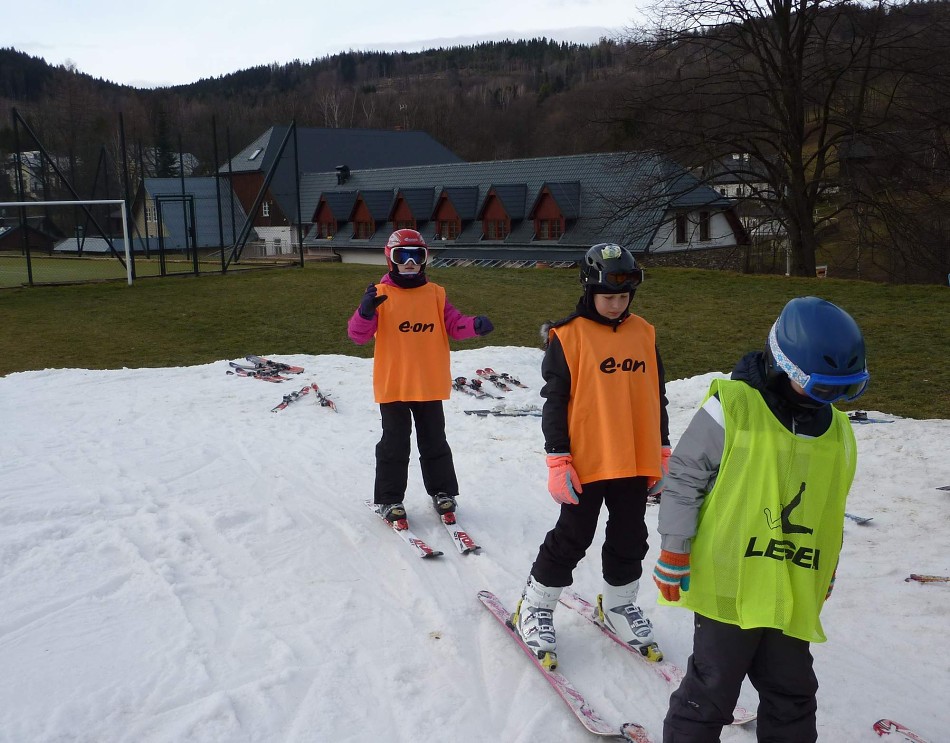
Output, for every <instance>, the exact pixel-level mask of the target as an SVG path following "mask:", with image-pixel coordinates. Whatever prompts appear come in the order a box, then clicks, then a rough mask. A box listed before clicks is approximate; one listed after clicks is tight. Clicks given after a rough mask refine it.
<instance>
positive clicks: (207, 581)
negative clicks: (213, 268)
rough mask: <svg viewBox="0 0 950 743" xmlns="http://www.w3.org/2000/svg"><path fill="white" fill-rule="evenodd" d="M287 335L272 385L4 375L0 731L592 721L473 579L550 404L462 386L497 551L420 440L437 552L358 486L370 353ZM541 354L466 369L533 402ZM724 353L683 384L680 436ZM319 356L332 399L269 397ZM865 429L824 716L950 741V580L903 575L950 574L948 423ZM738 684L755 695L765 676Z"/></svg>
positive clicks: (679, 653)
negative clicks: (926, 581)
mask: <svg viewBox="0 0 950 743" xmlns="http://www.w3.org/2000/svg"><path fill="white" fill-rule="evenodd" d="M261 350H265V349H261ZM278 358H280V360H282V361H287V362H290V363H296V364H299V365H302V366H304V367H306V372H305V373H304V374H302V375H300V376H299V377H298V378H295V381H293V382H287V383H284V384H280V385H278V384H269V383H264V382H260V381H257V380H253V379H243V378H236V377H233V376H229V375H227V374H225V371H226V370H227V369H228V365H227V363H226V361H219V362H216V363H213V364H207V365H203V366H196V367H188V368H171V369H122V370H114V371H88V370H80V369H58V370H45V371H32V372H23V373H18V374H11V375H9V376H7V377H5V378H2V379H0V420H2V421H3V425H2V428H0V668H3V669H4V672H3V673H2V674H0V741H11V742H14V743H21V742H29V743H37V742H39V741H56V742H63V741H83V742H89V743H92V742H93V741H96V742H98V741H110V742H121V741H128V742H129V743H132V742H133V741H134V742H135V743H142V742H144V741H221V742H222V743H223V742H225V741H226V742H227V743H240V742H243V741H282V742H283V741H286V742H294V741H298V742H299V741H330V742H332V743H339V742H341V741H354V742H356V741H374V742H379V741H413V743H419V742H425V741H431V742H432V743H437V742H442V741H445V740H450V739H464V740H474V741H505V742H512V743H515V742H524V743H527V742H528V741H532V742H533V741H538V740H545V741H575V740H577V741H583V740H587V739H589V738H588V736H587V735H586V734H585V733H584V731H583V730H582V729H581V728H580V726H579V725H578V723H577V722H576V721H575V720H574V719H573V717H572V716H571V715H570V714H569V713H568V712H567V711H566V708H564V707H563V705H562V703H561V702H560V700H558V699H557V697H556V696H555V695H554V693H553V692H552V691H551V690H550V689H549V688H548V686H547V685H546V684H545V683H544V681H543V680H542V679H541V678H540V677H539V676H538V674H537V671H536V670H535V669H534V668H533V667H532V666H531V664H530V662H529V661H528V660H527V659H526V658H524V657H523V656H522V655H521V654H520V652H519V651H517V649H516V648H515V647H514V645H512V644H511V642H510V640H509V639H508V638H507V637H506V636H505V635H504V633H503V631H502V630H501V628H500V627H499V626H498V625H497V624H496V623H495V622H494V620H493V619H492V618H491V617H490V616H489V615H488V613H487V612H486V611H485V609H484V608H482V607H481V605H480V604H479V602H478V601H477V600H476V598H475V592H476V591H477V590H479V589H481V588H489V589H491V590H493V591H494V592H496V593H497V594H498V595H499V596H501V597H502V598H503V599H504V600H505V601H506V602H508V603H509V604H512V605H513V604H514V601H515V600H516V598H517V596H518V594H519V591H520V589H521V586H522V583H523V581H524V579H525V578H526V577H527V571H528V569H529V568H530V565H531V563H532V561H533V559H534V556H535V554H536V551H537V548H538V545H539V544H540V542H541V540H542V538H543V537H544V534H545V533H546V532H547V531H548V530H549V529H550V528H551V526H553V524H554V521H555V518H556V514H557V506H556V504H555V503H554V502H553V501H552V500H551V498H550V497H549V496H548V494H547V491H546V469H545V466H544V457H543V441H542V437H541V432H540V423H539V419H538V418H533V417H526V418H479V417H475V416H466V415H464V414H463V413H462V411H463V410H465V409H471V408H483V407H486V405H485V404H484V402H483V401H475V400H474V398H470V397H466V396H462V395H459V394H457V393H453V398H452V399H451V400H449V401H448V402H447V403H446V416H447V432H448V438H449V442H450V444H451V445H452V447H453V451H454V454H455V461H456V467H457V470H458V474H459V479H460V482H461V484H462V495H461V497H460V510H459V516H460V518H463V519H464V522H465V525H466V527H467V528H468V530H469V531H470V532H471V534H472V535H473V536H474V537H475V538H476V540H477V541H478V542H479V543H480V544H481V546H482V551H481V552H480V553H479V554H475V555H465V556H462V555H459V554H458V553H456V552H455V551H454V549H453V547H452V545H451V543H450V542H449V540H448V535H447V534H446V533H445V531H444V530H443V529H442V528H441V526H440V525H439V524H438V521H437V518H436V516H435V514H434V512H432V511H431V507H430V506H429V503H428V499H427V498H426V497H425V495H424V490H423V488H422V482H421V476H420V473H419V468H418V464H417V463H416V462H415V461H414V462H413V464H412V466H411V468H410V492H409V494H408V496H407V500H406V503H407V507H408V509H409V515H410V520H411V522H412V527H413V529H414V530H415V531H416V532H417V533H418V535H419V536H420V537H422V538H423V539H426V540H427V541H428V542H429V543H430V544H432V545H433V546H435V547H437V548H438V549H441V550H443V551H444V552H445V556H444V557H441V558H438V559H436V560H421V559H419V558H417V557H414V556H413V555H412V554H411V553H410V552H409V550H408V549H407V548H406V546H405V545H404V544H403V543H402V542H401V541H400V540H399V539H398V538H397V537H396V536H395V535H393V534H391V533H389V532H388V531H387V529H386V527H385V525H384V524H382V522H380V521H379V520H377V519H376V518H375V517H374V516H373V515H372V514H371V513H370V512H369V511H368V510H367V509H366V508H365V506H364V505H363V500H364V499H366V498H369V497H371V496H372V485H373V462H374V447H375V444H376V441H377V440H378V438H379V416H378V409H377V406H376V405H375V404H374V403H373V400H372V384H371V374H372V361H371V360H367V359H357V358H351V357H346V356H306V355H299V356H280V357H278ZM540 361H541V352H540V351H538V350H535V349H528V348H515V347H492V348H483V349H478V350H468V351H456V352H453V354H452V370H453V374H454V375H464V376H474V372H475V370H476V369H478V368H482V367H484V366H491V367H493V368H494V369H496V370H497V371H505V372H508V373H511V374H513V375H514V376H516V377H518V378H520V379H521V380H522V381H523V382H524V383H525V384H527V385H529V386H530V389H528V390H516V391H514V392H512V393H510V394H507V395H506V400H505V401H504V402H505V404H509V405H539V404H540V403H541V399H540V398H539V397H538V394H537V391H538V390H539V389H540V386H541V379H540V373H539V367H540ZM714 376H717V375H714V374H710V375H705V376H702V377H697V378H694V379H688V380H679V381H674V382H671V383H670V384H669V391H670V398H671V411H670V412H671V428H672V433H673V439H674V443H675V440H676V438H677V437H678V436H679V434H680V433H681V432H682V431H683V429H684V428H685V426H686V424H687V422H688V421H689V419H690V417H691V415H692V413H693V410H694V409H695V407H696V405H697V404H698V402H699V400H700V399H701V398H702V396H703V394H704V392H705V389H706V387H707V385H708V382H709V380H710V379H711V378H712V377H714ZM297 380H299V382H300V384H298V383H297ZM310 380H315V381H318V382H319V384H320V386H321V388H322V389H323V390H325V391H328V392H330V393H331V394H332V397H333V398H334V399H335V400H336V402H337V404H338V406H339V413H338V414H335V413H333V412H332V411H331V410H329V409H327V408H322V407H320V406H318V405H316V404H315V402H314V401H313V399H312V397H311V398H310V399H305V400H303V401H301V402H299V403H296V404H295V405H292V406H291V407H289V408H287V409H286V410H284V411H281V412H279V413H271V412H269V411H270V409H271V408H272V407H273V406H274V405H276V403H277V402H279V400H280V397H281V395H283V394H284V393H285V392H287V391H289V390H290V389H296V388H298V387H300V386H302V385H303V384H304V382H306V381H310ZM499 402H501V401H499ZM872 415H873V416H875V417H887V418H890V417H891V416H887V415H886V414H884V413H878V412H874V413H872ZM856 434H857V437H858V442H859V447H860V459H859V464H858V474H857V480H856V483H855V486H854V488H853V491H852V494H851V497H850V500H849V506H848V508H849V511H851V512H854V513H859V514H863V515H868V516H873V517H874V520H873V521H872V522H871V523H870V524H869V525H868V526H858V525H856V524H854V523H852V522H850V521H849V522H847V523H846V524H845V545H844V552H843V555H842V560H841V567H840V569H839V571H838V580H837V585H836V589H835V594H834V596H833V598H832V600H831V601H830V603H829V604H828V605H827V607H826V609H825V612H824V614H823V622H824V625H825V629H826V632H827V634H828V636H829V642H828V643H826V644H823V645H815V646H813V652H814V655H815V658H816V665H817V670H818V675H819V681H820V683H821V690H820V692H819V717H818V724H819V733H820V737H821V740H823V741H862V740H868V741H870V740H877V738H876V736H875V735H874V733H873V732H871V727H870V726H871V724H872V723H873V722H874V721H875V720H876V719H878V718H879V717H891V718H893V719H896V720H899V721H901V722H903V723H904V724H907V725H909V726H911V727H913V728H915V729H917V730H918V732H920V733H921V734H923V735H925V736H927V737H929V738H930V739H931V740H932V741H934V743H936V741H939V740H947V739H948V735H950V732H948V731H950V711H948V709H947V706H946V702H947V699H950V672H948V671H950V652H948V650H950V640H948V633H947V618H948V616H950V585H947V584H931V585H919V584H915V583H906V582H904V580H903V579H904V578H905V577H906V576H907V575H908V574H909V573H911V572H920V573H936V574H942V575H947V574H950V531H948V529H947V528H946V526H947V522H948V517H950V492H945V491H939V490H937V489H936V487H937V486H941V485H950V457H948V456H947V451H948V449H947V441H950V421H946V420H929V421H914V420H901V419H898V420H896V421H895V422H894V423H890V424H870V425H861V426H856ZM647 517H648V520H649V524H650V526H651V529H652V530H653V538H652V539H651V550H650V555H649V556H648V559H647V563H646V571H647V572H649V571H650V570H651V569H652V565H653V563H654V561H655V559H656V556H657V554H658V552H659V538H658V537H657V536H656V533H655V527H656V509H649V510H648V515H647ZM602 521H603V519H602ZM602 528H603V524H602V525H601V529H602ZM601 534H602V532H601ZM600 539H601V535H599V536H598V540H600ZM599 553H600V542H599V541H597V542H595V544H594V546H593V547H592V548H591V550H590V554H589V555H588V557H587V558H586V559H585V560H584V561H583V562H582V563H581V565H580V566H579V567H578V569H577V571H576V573H575V583H574V587H575V588H576V589H577V590H578V591H579V592H581V593H582V594H586V595H594V594H596V593H597V592H598V591H599V590H600V577H599ZM655 598H656V588H655V587H654V586H653V584H652V581H650V580H648V579H647V580H645V581H644V583H643V588H642V593H641V599H642V604H643V606H644V607H645V608H646V609H647V612H648V614H649V615H650V616H651V617H652V618H653V620H654V623H655V627H656V634H657V637H658V640H659V642H660V644H661V645H662V646H663V648H664V649H665V651H666V653H667V656H668V657H669V658H670V659H671V660H673V661H674V662H676V663H678V664H685V662H686V659H687V657H688V655H689V652H690V641H691V621H690V615H689V614H688V613H687V612H685V611H683V610H678V609H672V608H661V607H658V606H656V604H655V603H654V602H655ZM556 623H557V627H558V631H559V635H558V637H559V658H560V661H561V668H562V670H563V671H564V672H565V673H567V674H568V675H569V676H570V677H571V679H572V680H573V681H574V682H575V684H576V685H577V686H578V687H579V688H580V689H581V690H582V691H583V692H584V693H585V694H586V695H587V697H588V699H589V700H590V701H591V702H592V703H593V704H594V705H595V706H596V707H597V709H598V711H600V712H601V714H603V715H604V716H605V717H607V718H609V719H612V720H616V721H617V722H618V723H620V722H622V721H626V720H637V721H639V722H641V723H643V724H644V725H646V727H647V728H648V729H649V730H650V732H651V733H652V734H653V735H654V737H655V738H656V739H657V740H659V738H660V736H661V730H662V719H663V715H664V713H665V711H666V706H667V701H668V697H669V691H670V690H669V689H667V688H666V687H664V686H663V684H662V682H661V681H660V680H659V679H658V677H656V676H655V675H654V674H652V673H651V672H650V671H649V669H646V668H642V667H640V665H639V664H638V663H635V662H632V661H631V659H630V658H628V657H626V656H625V654H624V653H623V652H622V651H620V650H619V649H618V648H616V647H615V646H613V645H612V643H610V641H609V640H607V639H606V638H604V637H602V636H601V635H600V633H598V632H597V631H596V629H594V628H593V627H591V626H590V625H588V624H587V623H585V622H584V620H582V619H580V618H579V617H577V616H574V615H572V614H571V613H570V612H568V611H566V610H564V609H561V610H559V611H558V613H557V614H556ZM741 701H742V702H743V703H745V704H746V706H751V707H754V706H755V695H754V690H752V689H751V688H748V689H745V690H744V692H743V697H742V700H741ZM723 740H724V741H754V740H755V733H754V728H752V729H731V728H730V729H727V730H726V731H724V733H723Z"/></svg>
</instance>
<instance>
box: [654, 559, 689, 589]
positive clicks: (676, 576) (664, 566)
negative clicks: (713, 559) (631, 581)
mask: <svg viewBox="0 0 950 743" xmlns="http://www.w3.org/2000/svg"><path fill="white" fill-rule="evenodd" d="M653 582H654V583H656V587H657V588H659V589H660V593H662V594H663V598H665V599H666V600H667V601H679V600H680V589H682V590H684V591H688V590H689V554H688V553H687V554H683V553H682V552H670V551H668V550H662V549H661V550H660V559H659V560H657V561H656V567H655V568H653Z"/></svg>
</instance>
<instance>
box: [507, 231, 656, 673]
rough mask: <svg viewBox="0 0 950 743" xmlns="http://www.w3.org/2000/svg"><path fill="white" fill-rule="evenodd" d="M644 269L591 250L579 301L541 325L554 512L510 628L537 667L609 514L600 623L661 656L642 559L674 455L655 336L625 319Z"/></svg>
mask: <svg viewBox="0 0 950 743" xmlns="http://www.w3.org/2000/svg"><path fill="white" fill-rule="evenodd" d="M642 280H643V272H642V270H641V269H640V268H639V266H638V265H637V262H636V260H635V259H634V257H633V255H632V254H631V253H630V251H629V250H627V249H626V248H623V247H620V246H619V245H613V244H609V243H601V244H599V245H594V246H593V247H592V248H590V250H588V251H587V254H586V256H585V257H584V260H583V262H582V265H581V284H582V285H583V287H584V295H583V296H582V297H581V300H580V301H579V302H578V305H577V309H576V311H575V313H574V314H573V315H571V316H570V317H568V318H566V319H564V320H561V321H559V322H557V323H554V324H552V325H550V326H546V327H545V328H543V329H542V330H543V332H544V333H545V335H546V350H545V354H544V360H543V361H542V364H541V374H542V376H543V377H544V381H545V384H544V387H543V389H542V390H541V396H542V397H544V398H545V403H544V408H543V411H542V418H541V428H542V431H543V433H544V449H545V451H546V452H547V465H548V490H549V492H550V493H551V496H552V497H553V498H554V500H555V501H557V502H558V503H560V504H561V510H560V515H559V517H558V520H557V523H556V524H555V526H554V529H552V530H551V531H550V532H549V533H548V534H547V536H546V537H545V539H544V543H543V544H542V545H541V548H540V550H539V551H538V556H537V558H536V559H535V561H534V565H533V566H532V568H531V574H530V577H529V578H528V582H527V585H526V586H525V589H524V591H523V593H522V596H521V600H520V601H519V602H518V606H517V608H516V609H515V612H514V615H513V616H512V622H513V624H514V626H515V627H516V628H517V629H518V632H519V633H520V634H521V637H522V639H523V640H524V642H525V644H526V645H528V647H529V648H531V649H532V650H533V651H534V652H535V653H536V654H537V655H538V658H539V659H540V660H541V662H542V663H543V664H544V665H546V666H548V667H552V668H553V667H554V666H555V665H556V663H557V656H556V654H555V651H556V641H555V634H554V623H553V613H554V608H555V607H556V606H557V602H558V598H559V596H560V594H561V589H562V588H563V587H564V586H569V585H571V583H572V581H573V578H572V575H573V571H574V568H575V567H576V566H577V563H578V562H580V560H581V558H582V557H583V556H584V553H585V552H586V551H587V549H588V548H589V547H590V545H591V542H592V541H593V539H594V532H595V531H596V529H597V522H598V519H599V517H600V510H601V507H602V506H603V505H606V507H607V511H608V512H609V514H610V515H609V518H608V520H607V533H606V538H605V541H604V545H603V549H602V551H601V555H602V568H603V577H604V590H603V594H602V595H601V596H600V597H598V605H599V607H600V616H601V619H602V621H603V623H604V624H605V626H607V627H608V628H609V629H610V630H611V631H613V632H614V633H615V634H616V635H617V636H618V637H620V638H621V639H622V640H623V641H624V642H626V643H628V644H629V645H631V646H633V647H635V648H636V649H637V650H638V651H640V652H641V653H643V654H644V655H645V656H647V657H648V658H651V659H653V660H659V659H660V658H661V657H662V656H661V655H660V653H659V649H658V648H657V646H656V643H655V642H654V640H653V631H652V625H651V624H650V621H649V620H648V619H647V618H646V617H644V616H643V613H642V611H641V610H640V607H639V606H638V605H637V604H636V598H637V591H638V589H639V584H640V576H641V574H642V571H643V565H642V562H643V558H644V557H645V556H646V553H647V528H646V524H645V522H644V514H645V511H646V504H647V493H648V490H650V489H651V488H654V492H658V490H659V481H660V480H661V478H662V474H663V464H664V462H665V460H666V459H667V458H668V457H669V452H670V448H669V423H668V417H667V412H666V404H667V400H666V386H665V383H664V373H663V363H662V361H661V360H660V354H659V351H658V350H657V348H656V343H655V335H656V334H655V331H654V329H653V326H652V325H650V324H649V323H648V322H647V321H646V320H644V319H643V318H641V317H638V316H637V315H634V314H631V313H630V303H631V301H632V300H633V295H634V293H635V292H636V290H637V287H638V286H639V285H640V282H641V281H642Z"/></svg>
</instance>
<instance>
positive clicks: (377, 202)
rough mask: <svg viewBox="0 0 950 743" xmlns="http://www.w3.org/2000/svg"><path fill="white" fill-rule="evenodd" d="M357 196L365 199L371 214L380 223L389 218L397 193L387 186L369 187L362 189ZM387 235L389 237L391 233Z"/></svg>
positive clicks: (364, 201)
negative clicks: (386, 187)
mask: <svg viewBox="0 0 950 743" xmlns="http://www.w3.org/2000/svg"><path fill="white" fill-rule="evenodd" d="M357 198H359V199H362V200H363V203H364V204H366V208H367V209H369V213H370V216H372V218H373V220H374V221H376V222H377V223H378V222H385V221H387V220H388V219H389V215H390V213H391V212H392V207H393V201H394V200H395V198H396V193H395V191H393V190H392V189H385V188H380V189H367V190H365V191H360V192H359V194H357ZM386 237H387V238H388V237H389V235H387V236H386Z"/></svg>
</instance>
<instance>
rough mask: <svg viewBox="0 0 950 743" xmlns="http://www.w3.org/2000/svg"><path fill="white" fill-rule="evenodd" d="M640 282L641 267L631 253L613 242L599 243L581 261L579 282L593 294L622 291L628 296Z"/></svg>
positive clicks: (618, 292)
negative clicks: (627, 293)
mask: <svg viewBox="0 0 950 743" xmlns="http://www.w3.org/2000/svg"><path fill="white" fill-rule="evenodd" d="M642 282H643V269H641V268H640V266H638V265H637V259H636V258H634V257H633V253H631V252H630V251H629V250H627V249H626V248H624V247H621V246H620V245H615V244H614V243H598V244H597V245H594V246H593V247H591V248H590V249H589V250H588V251H587V254H586V255H585V256H584V260H583V261H581V285H582V286H583V287H584V290H585V292H589V293H592V294H622V293H623V292H630V296H631V298H632V297H633V294H634V293H635V292H636V290H637V287H638V286H640V284H641V283H642Z"/></svg>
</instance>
